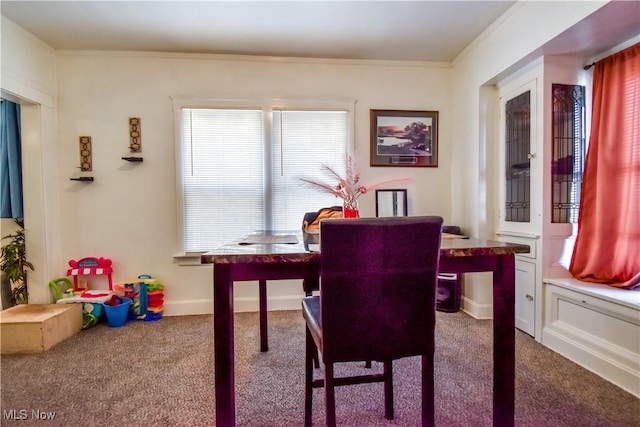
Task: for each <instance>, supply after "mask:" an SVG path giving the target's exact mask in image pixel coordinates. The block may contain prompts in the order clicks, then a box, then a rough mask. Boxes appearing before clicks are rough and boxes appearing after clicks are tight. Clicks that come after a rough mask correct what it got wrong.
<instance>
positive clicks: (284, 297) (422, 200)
mask: <svg viewBox="0 0 640 427" xmlns="http://www.w3.org/2000/svg"><path fill="white" fill-rule="evenodd" d="M57 60H58V76H59V78H58V90H59V93H60V94H61V96H60V97H59V99H58V127H59V134H58V145H57V150H58V152H59V153H60V163H59V175H58V177H57V178H58V180H59V185H60V206H61V207H60V217H61V233H62V236H64V238H63V240H62V256H63V258H64V259H69V258H79V257H84V256H105V257H111V258H113V261H114V268H115V273H114V276H115V277H114V278H115V279H116V280H118V279H125V278H128V277H132V276H133V277H135V276H136V275H138V274H141V273H149V274H152V275H154V276H156V277H158V278H160V279H161V280H162V281H163V282H165V284H166V287H167V289H166V297H167V304H166V308H167V313H168V314H170V313H187V312H192V311H193V309H194V307H197V308H196V311H202V310H205V309H206V310H210V309H211V298H212V290H211V274H212V267H211V266H196V267H192V266H189V267H186V266H178V265H176V264H175V263H174V260H173V258H172V257H173V255H174V254H175V253H176V252H177V251H178V247H179V246H178V243H177V233H176V228H177V226H176V222H177V215H176V205H177V204H179V203H180V200H179V199H178V198H177V196H176V191H175V180H176V177H175V155H174V150H175V137H174V135H175V134H174V115H173V110H172V102H171V98H172V97H195V98H197V97H208V98H227V97H241V98H252V97H254V98H255V97H257V98H261V97H279V98H301V99H323V100H324V99H329V100H331V99H344V98H353V99H357V104H356V113H355V146H356V148H355V150H356V160H357V162H358V164H359V167H360V170H361V172H362V182H364V183H367V182H373V181H377V180H380V179H387V178H392V177H409V178H412V179H413V181H412V182H410V183H409V184H408V192H409V211H410V214H412V215H422V214H435V215H441V216H443V217H444V218H445V219H446V220H449V218H450V216H451V215H450V206H451V202H450V198H451V195H450V191H449V188H450V173H449V171H450V147H451V128H452V122H451V97H450V94H451V90H452V88H451V83H450V79H451V69H450V68H449V67H448V66H442V65H440V64H414V63H371V62H344V61H343V62H339V61H322V60H270V59H260V58H238V57H235V58H234V57H220V56H202V55H161V54H142V53H137V54H136V53H97V52H81V53H72V52H61V53H60V54H59V55H58V58H57ZM371 108H376V109H407V110H413V109H415V110H437V111H439V112H440V123H439V124H440V134H439V146H440V153H439V167H438V168H370V167H369V144H370V143H369V109H371ZM132 116H135V117H140V118H141V122H142V147H143V150H142V155H143V157H144V162H143V163H141V164H131V163H127V162H125V161H123V160H121V157H122V156H123V155H126V154H127V148H128V143H129V136H128V117H132ZM80 135H89V136H91V137H92V145H93V171H92V172H91V173H90V175H91V176H93V177H94V178H95V181H94V182H93V183H90V184H87V183H78V182H73V181H70V180H69V178H70V177H72V176H76V175H79V172H78V169H77V166H78V164H79V160H78V137H79V136H80ZM238 161H239V162H241V161H242V158H241V157H240V156H239V158H238ZM87 174H88V173H87ZM374 199H375V195H374V193H370V194H367V195H365V196H363V198H362V199H361V209H362V214H363V215H370V216H373V215H375V207H374ZM63 272H64V266H63V265H61V267H60V271H59V274H63ZM256 288H257V286H255V284H253V285H248V284H240V285H238V286H236V296H237V298H238V299H239V302H238V307H241V308H242V307H245V308H256V307H257V304H256V299H257V292H256ZM301 295H302V290H301V286H300V284H299V281H295V282H288V283H285V284H280V286H272V287H270V289H269V296H270V298H271V299H272V300H273V304H271V307H285V306H288V307H290V308H298V307H299V301H300V296H301ZM288 304H290V305H288Z"/></svg>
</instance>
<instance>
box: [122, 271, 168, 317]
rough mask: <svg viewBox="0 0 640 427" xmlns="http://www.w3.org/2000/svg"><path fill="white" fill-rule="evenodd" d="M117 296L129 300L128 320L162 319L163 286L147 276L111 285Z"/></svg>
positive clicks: (143, 275)
mask: <svg viewBox="0 0 640 427" xmlns="http://www.w3.org/2000/svg"><path fill="white" fill-rule="evenodd" d="M113 289H114V291H115V293H116V295H118V296H122V297H127V298H131V307H130V310H129V319H138V320H146V321H153V320H159V319H161V318H162V311H163V310H164V286H163V285H162V284H161V283H160V282H158V280H156V279H153V278H152V277H151V276H150V275H148V274H141V275H140V276H138V278H137V279H132V280H127V281H124V282H119V283H116V284H115V285H113Z"/></svg>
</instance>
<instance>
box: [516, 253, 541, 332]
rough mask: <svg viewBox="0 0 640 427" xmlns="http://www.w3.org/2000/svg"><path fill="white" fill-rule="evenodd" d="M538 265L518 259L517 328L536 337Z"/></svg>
mask: <svg viewBox="0 0 640 427" xmlns="http://www.w3.org/2000/svg"><path fill="white" fill-rule="evenodd" d="M535 307H536V265H535V264H534V263H532V262H528V261H523V260H521V259H516V307H515V309H516V328H518V329H520V330H521V331H523V332H526V333H527V334H529V335H531V336H535V324H536V323H535V313H536V310H535Z"/></svg>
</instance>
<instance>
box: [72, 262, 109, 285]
mask: <svg viewBox="0 0 640 427" xmlns="http://www.w3.org/2000/svg"><path fill="white" fill-rule="evenodd" d="M69 267H71V268H70V269H68V270H67V276H73V290H74V292H78V291H80V287H79V286H78V276H87V275H97V274H104V275H106V276H107V279H108V280H109V290H112V289H113V285H112V281H111V273H113V269H112V268H111V260H110V259H109V258H102V257H100V258H95V257H88V258H82V259H79V260H74V259H72V260H69Z"/></svg>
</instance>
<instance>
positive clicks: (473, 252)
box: [200, 230, 530, 427]
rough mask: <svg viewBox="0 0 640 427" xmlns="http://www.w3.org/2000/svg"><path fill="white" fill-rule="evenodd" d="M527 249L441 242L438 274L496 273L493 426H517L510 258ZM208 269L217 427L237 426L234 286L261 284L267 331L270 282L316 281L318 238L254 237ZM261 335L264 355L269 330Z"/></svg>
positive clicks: (297, 234)
mask: <svg viewBox="0 0 640 427" xmlns="http://www.w3.org/2000/svg"><path fill="white" fill-rule="evenodd" d="M529 250H530V249H529V246H527V245H522V244H514V243H507V242H498V241H493V240H484V239H478V238H468V237H464V238H461V237H460V236H457V237H451V236H445V235H443V238H442V240H441V247H440V263H439V272H441V273H456V274H464V273H475V272H491V273H493V279H492V290H493V425H494V426H500V427H508V426H513V425H514V414H515V254H517V253H526V252H529ZM200 262H201V264H212V265H213V324H214V325H213V326H214V337H213V339H214V380H215V407H216V425H218V426H235V424H236V402H235V375H234V370H235V366H234V352H235V347H234V293H233V288H234V282H236V281H254V280H255V281H258V282H259V284H260V301H261V302H260V312H261V313H260V315H261V323H262V321H263V320H264V325H266V284H267V282H268V281H277V280H285V279H303V280H309V281H317V280H318V277H319V273H320V244H319V242H318V239H317V235H312V234H308V233H304V232H303V231H301V230H297V231H272V230H258V231H255V232H252V233H250V234H248V235H247V236H244V237H242V238H240V239H238V240H237V241H234V242H231V243H229V244H226V245H223V246H221V247H220V248H218V249H215V250H212V251H209V252H206V253H204V254H202V255H201V256H200ZM261 329H264V330H263V331H261V332H262V333H261V340H262V350H263V351H264V350H266V349H265V344H266V343H265V342H264V341H265V339H266V327H265V328H261Z"/></svg>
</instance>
